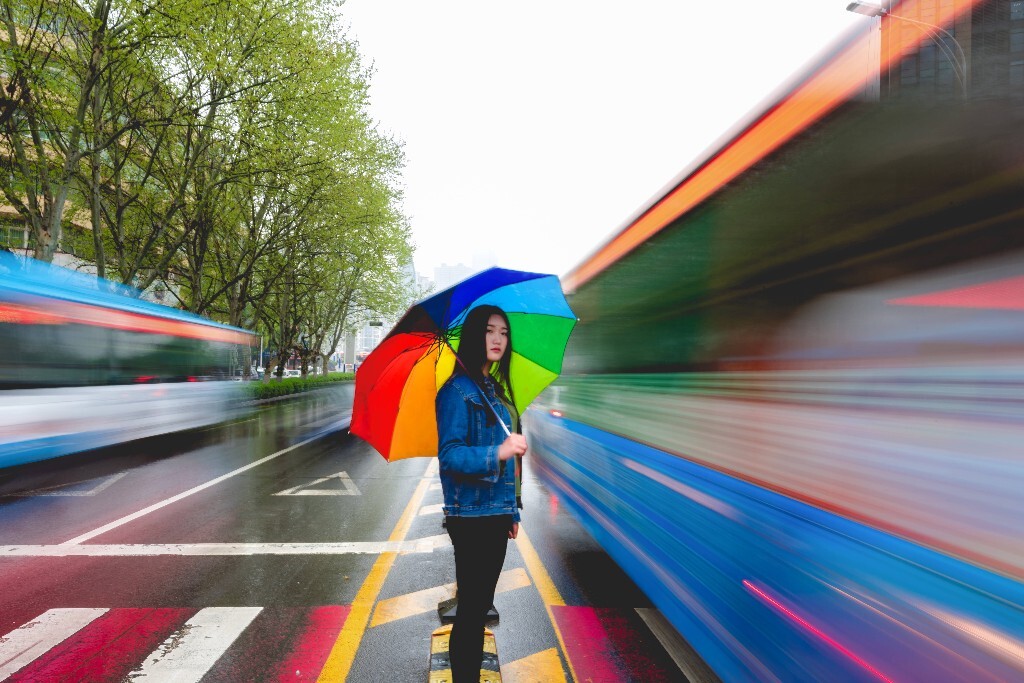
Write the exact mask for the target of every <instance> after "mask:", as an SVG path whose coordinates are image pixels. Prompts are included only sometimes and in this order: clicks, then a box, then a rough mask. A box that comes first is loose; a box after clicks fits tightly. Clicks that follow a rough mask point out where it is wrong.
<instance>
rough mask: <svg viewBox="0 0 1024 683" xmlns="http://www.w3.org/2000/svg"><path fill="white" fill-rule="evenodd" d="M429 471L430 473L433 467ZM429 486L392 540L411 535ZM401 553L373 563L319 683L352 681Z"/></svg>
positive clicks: (420, 488)
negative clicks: (376, 607)
mask: <svg viewBox="0 0 1024 683" xmlns="http://www.w3.org/2000/svg"><path fill="white" fill-rule="evenodd" d="M432 462H434V461H432ZM427 469H428V471H429V469H430V467H429V465H428V468H427ZM429 484H430V481H429V480H428V479H426V478H424V479H421V480H420V483H419V484H417V486H416V490H415V491H414V492H413V494H412V498H411V499H410V500H409V504H408V505H406V506H405V511H404V512H402V516H401V518H399V520H398V524H396V525H395V528H394V529H393V530H392V531H391V536H389V537H388V540H389V541H404V540H405V535H406V534H407V533H409V527H410V526H412V520H413V517H415V511H416V510H417V509H418V508H419V507H420V504H421V503H422V502H423V494H424V493H426V490H427V486H428V485H429ZM397 554H398V553H394V552H387V553H381V554H380V556H379V557H378V558H377V561H376V562H374V563H373V568H372V569H370V573H369V575H368V576H367V577H366V581H364V582H363V585H362V586H360V587H359V592H358V593H356V597H355V599H354V600H353V601H352V607H351V609H350V610H349V613H348V617H347V618H346V619H345V625H344V626H343V627H342V629H341V633H339V634H338V639H337V640H336V641H334V646H333V647H332V648H331V654H330V655H328V656H327V662H326V663H325V664H324V668H323V670H322V671H321V672H320V677H319V678H317V683H337V682H338V681H344V680H346V679H347V678H348V673H349V671H350V670H351V669H352V662H353V661H354V660H355V658H356V650H358V649H359V643H360V642H361V641H362V639H363V633H364V632H365V631H366V622H367V621H368V620H369V618H370V611H371V610H372V609H373V605H374V603H375V602H376V601H377V596H378V595H380V589H381V587H382V586H383V585H384V579H386V578H387V575H388V572H389V571H391V565H393V564H394V562H395V557H396V556H397Z"/></svg>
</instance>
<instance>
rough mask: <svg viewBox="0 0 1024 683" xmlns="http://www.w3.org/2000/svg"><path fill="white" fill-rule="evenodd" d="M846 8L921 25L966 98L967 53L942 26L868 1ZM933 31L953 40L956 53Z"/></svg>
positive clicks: (854, 3) (854, 0)
mask: <svg viewBox="0 0 1024 683" xmlns="http://www.w3.org/2000/svg"><path fill="white" fill-rule="evenodd" d="M846 10H847V11H848V12H855V13H857V14H863V15H865V16H868V17H891V18H892V19H899V20H900V21H906V22H908V23H911V24H917V25H918V26H923V27H924V28H925V29H927V30H928V31H929V35H930V37H931V39H932V41H933V42H934V43H935V44H936V45H938V46H939V49H940V50H942V54H944V55H946V59H948V60H949V63H950V64H952V65H953V73H954V74H956V77H957V80H959V81H960V87H961V88H962V89H963V93H964V99H965V100H966V99H967V91H968V89H969V88H968V78H969V75H968V72H967V55H966V54H964V48H963V46H961V45H960V41H958V40H957V39H956V38H955V37H954V36H953V34H952V33H950V32H949V31H947V30H946V29H944V28H942V27H941V26H936V25H935V24H929V23H927V22H924V21H918V20H917V19H911V18H910V17H902V16H900V15H898V14H893V13H892V12H890V11H889V10H887V9H885V8H884V7H882V6H881V5H875V4H873V3H870V2H861V0H853V2H851V3H850V4H849V5H847V6H846ZM933 31H934V32H937V33H941V34H942V35H944V36H946V37H947V38H949V39H950V40H951V41H953V45H955V46H956V50H957V53H958V54H953V52H952V51H951V50H950V48H949V45H947V44H946V41H944V40H942V39H941V37H940V36H938V35H936V33H933ZM957 57H959V59H957Z"/></svg>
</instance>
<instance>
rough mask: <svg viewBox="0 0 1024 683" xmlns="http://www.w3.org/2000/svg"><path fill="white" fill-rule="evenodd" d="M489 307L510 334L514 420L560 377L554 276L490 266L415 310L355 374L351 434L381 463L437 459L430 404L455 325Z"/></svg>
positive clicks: (561, 329) (568, 317) (565, 336)
mask: <svg viewBox="0 0 1024 683" xmlns="http://www.w3.org/2000/svg"><path fill="white" fill-rule="evenodd" d="M484 304H490V305H493V306H498V307H500V308H501V309H502V310H503V311H505V313H506V314H507V315H508V321H509V325H510V326H511V328H512V342H513V347H512V359H511V364H510V368H509V374H510V379H511V381H512V388H513V390H514V393H515V398H516V408H517V409H518V410H519V412H520V414H522V412H523V411H524V410H525V409H526V406H528V405H529V404H530V402H531V401H533V399H535V398H536V397H537V395H538V394H539V393H540V392H541V391H543V390H544V388H545V387H546V386H548V385H549V384H551V382H552V381H554V379H555V378H556V377H558V374H559V373H560V372H561V371H562V356H563V355H564V353H565V345H566V343H567V342H568V341H569V334H570V333H571V332H572V328H573V327H574V326H575V325H576V316H575V315H574V314H573V312H572V310H571V309H570V308H569V304H568V303H566V301H565V296H564V295H563V294H562V286H561V284H560V283H559V281H558V278H557V277H555V276H554V275H543V274H541V273H525V272H521V271H517V270H506V269H504V268H491V269H489V270H485V271H483V272H481V273H477V274H476V275H473V276H472V277H469V278H467V279H465V280H463V281H462V282H460V283H458V284H456V285H454V286H452V287H450V288H449V289H446V290H444V291H443V292H439V293H438V294H435V295H433V296H431V297H428V298H426V299H424V300H422V301H420V302H419V303H417V304H415V305H413V306H412V308H410V309H409V310H408V311H406V313H405V315H404V316H402V319H401V320H399V321H398V324H397V325H395V327H394V328H393V329H392V330H391V331H390V332H389V333H388V336H387V337H385V338H384V340H383V341H382V342H381V343H380V344H379V345H378V346H377V348H375V349H374V350H373V352H372V353H370V355H369V356H367V358H366V360H365V361H363V364H362V365H361V366H360V367H359V371H358V372H357V373H356V393H355V401H354V403H353V406H352V426H351V431H352V433H353V434H356V435H358V436H360V437H362V438H363V439H365V440H366V441H368V442H369V443H370V444H371V445H372V446H373V447H374V448H376V449H377V450H378V451H379V452H380V454H381V455H383V456H384V457H385V458H386V459H387V460H399V459H401V458H412V457H416V456H435V455H437V419H436V416H435V413H434V399H435V398H436V396H437V391H438V389H440V388H441V387H442V386H443V385H444V383H445V382H446V381H447V380H448V378H449V377H450V376H451V374H452V371H453V370H454V369H455V351H456V350H457V349H458V348H459V335H460V333H461V331H462V329H461V326H462V322H463V321H464V320H465V318H466V315H467V314H468V313H469V311H470V310H471V309H473V308H474V307H476V306H481V305H484Z"/></svg>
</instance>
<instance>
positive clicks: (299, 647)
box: [277, 605, 351, 681]
mask: <svg viewBox="0 0 1024 683" xmlns="http://www.w3.org/2000/svg"><path fill="white" fill-rule="evenodd" d="M350 609H351V608H350V607H349V606H348V605H344V606H331V607H315V608H313V610H311V612H310V615H309V622H308V624H307V626H306V630H305V631H304V632H303V633H302V635H301V636H299V638H298V639H297V640H296V642H295V646H294V647H293V648H292V651H291V653H290V654H289V655H288V657H287V658H286V659H285V660H284V661H283V662H282V663H281V666H280V667H279V668H278V670H277V680H279V681H302V680H311V681H315V680H316V679H317V677H318V676H319V675H320V671H321V669H323V668H324V663H325V662H326V661H327V656H328V655H329V654H331V648H332V647H334V641H336V640H337V639H338V634H339V633H341V627H342V626H344V625H345V619H346V618H347V617H348V613H349V610H350Z"/></svg>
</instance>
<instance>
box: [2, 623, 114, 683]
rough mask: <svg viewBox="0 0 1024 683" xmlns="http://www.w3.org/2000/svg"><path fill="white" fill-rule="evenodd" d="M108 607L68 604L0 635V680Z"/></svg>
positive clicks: (29, 662) (57, 643)
mask: <svg viewBox="0 0 1024 683" xmlns="http://www.w3.org/2000/svg"><path fill="white" fill-rule="evenodd" d="M106 611H107V610H106V609H101V608H84V607H69V608H64V609H51V610H47V611H46V612H44V613H43V614H41V615H40V616H39V617H37V618H36V619H35V620H34V621H30V622H28V623H27V624H24V625H22V626H21V627H19V628H17V629H15V630H14V631H11V632H10V633H8V634H7V635H5V636H4V637H2V638H0V681H2V680H4V679H5V678H7V677H8V676H10V675H11V674H13V673H14V672H15V671H17V670H18V669H22V668H24V667H25V666H27V665H28V664H31V663H32V661H33V660H35V659H36V658H37V657H39V656H40V655H42V654H44V653H45V652H47V651H48V650H49V649H50V648H52V647H55V646H57V645H59V644H60V643H62V642H64V641H65V640H67V639H68V638H70V637H71V636H73V635H74V634H76V633H78V632H79V631H81V630H82V629H83V628H84V627H85V626H87V625H88V624H89V623H90V622H92V621H93V620H94V619H96V618H98V617H100V616H101V615H103V614H104V613H105V612H106Z"/></svg>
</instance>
